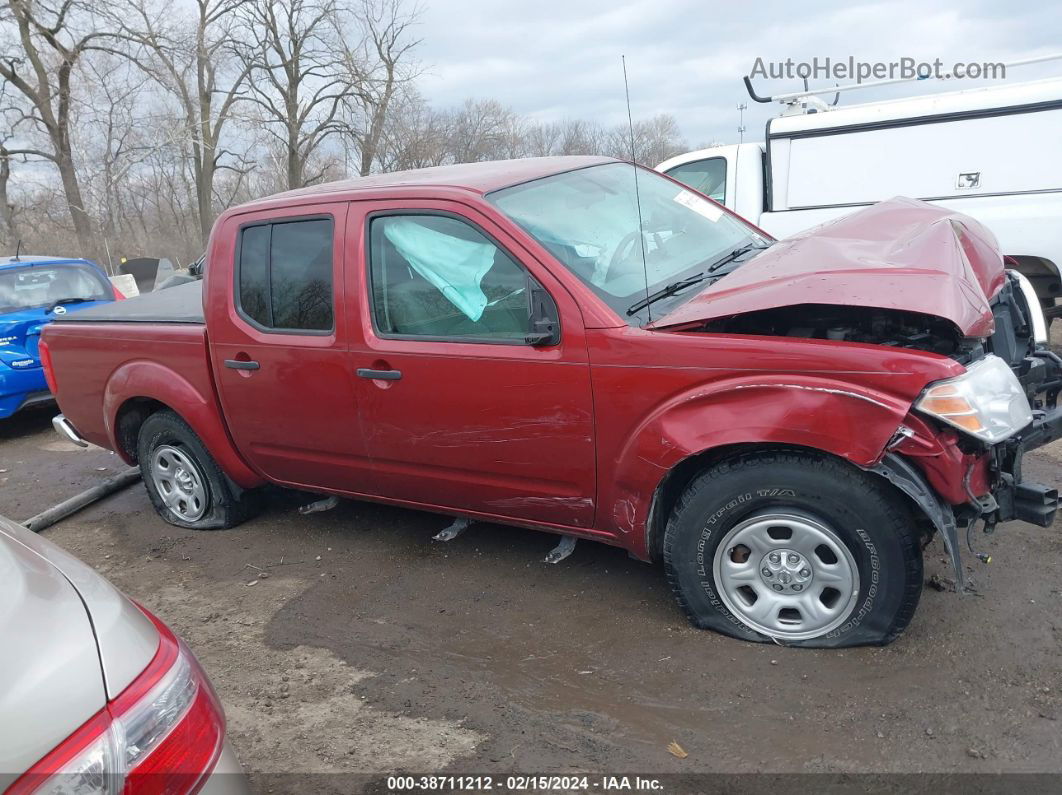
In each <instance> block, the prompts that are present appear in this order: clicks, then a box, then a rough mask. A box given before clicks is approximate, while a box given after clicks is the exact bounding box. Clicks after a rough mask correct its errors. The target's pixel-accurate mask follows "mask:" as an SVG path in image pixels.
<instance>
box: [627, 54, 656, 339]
mask: <svg viewBox="0 0 1062 795" xmlns="http://www.w3.org/2000/svg"><path fill="white" fill-rule="evenodd" d="M620 61H621V62H622V63H623V91H624V93H625V94H626V96H627V129H628V130H630V134H631V167H632V168H633V169H634V203H635V205H637V207H638V246H639V247H640V248H641V252H642V276H643V277H644V278H645V300H646V302H648V301H649V268H648V267H647V266H646V264H645V234H644V230H645V227H644V222H643V221H642V194H641V192H640V191H639V190H638V161H637V159H636V158H635V156H634V117H633V116H631V87H630V84H629V83H628V82H627V56H626V55H621V56H620ZM645 312H646V316H647V317H648V318H649V322H650V323H652V322H653V310H652V308H651V307H650V305H649V304H648V303H646V306H645Z"/></svg>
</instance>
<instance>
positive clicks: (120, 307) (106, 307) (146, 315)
mask: <svg viewBox="0 0 1062 795" xmlns="http://www.w3.org/2000/svg"><path fill="white" fill-rule="evenodd" d="M55 321H56V322H58V323H67V322H70V323H198V324H202V323H204V322H205V321H204V319H203V282H201V281H195V282H188V283H187V284H179V285H177V286H176V287H167V288H166V289H165V290H159V291H158V292H154V293H144V294H143V295H138V296H137V297H136V298H129V299H126V300H125V301H114V302H113V303H110V304H103V305H102V306H94V307H92V309H84V310H82V311H80V312H68V313H67V314H65V315H56V316H55Z"/></svg>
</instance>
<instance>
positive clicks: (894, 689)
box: [0, 409, 1062, 791]
mask: <svg viewBox="0 0 1062 795" xmlns="http://www.w3.org/2000/svg"><path fill="white" fill-rule="evenodd" d="M50 416H51V411H49V410H47V409H45V410H39V411H31V412H27V413H24V414H23V415H20V416H18V417H17V418H15V419H13V420H9V421H6V422H4V423H2V424H0V513H3V514H4V515H7V516H9V517H11V518H14V519H16V520H25V519H27V518H28V517H30V516H31V515H33V514H36V513H37V512H39V511H41V510H43V509H45V508H46V507H49V506H51V505H53V504H54V503H56V502H58V501H59V500H60V499H63V498H65V497H68V496H70V495H72V494H74V493H76V492H78V491H80V490H81V489H83V488H85V487H87V486H89V485H91V484H92V483H94V482H96V481H97V480H98V479H99V478H102V477H104V476H106V475H107V474H110V473H113V472H116V471H118V470H119V469H121V468H123V467H122V464H121V462H120V461H118V460H117V458H116V457H115V456H114V455H112V454H109V453H107V452H105V451H102V450H99V449H89V450H82V449H79V448H76V447H74V446H73V445H70V444H67V443H65V442H62V441H60V440H59V438H58V437H57V436H56V435H55V434H54V433H53V431H52V429H51V427H50V424H49V419H50ZM1026 473H1027V475H1026V476H1027V477H1031V478H1034V479H1037V480H1041V481H1043V482H1048V483H1052V484H1058V483H1059V482H1060V481H1062V443H1059V444H1058V445H1055V446H1053V447H1050V448H1045V449H1044V450H1041V451H1038V452H1037V453H1035V454H1033V455H1032V456H1030V458H1028V459H1027V464H1026ZM305 501H307V498H306V497H305V495H298V494H293V493H284V492H277V493H275V494H273V495H271V496H270V505H269V508H268V510H267V511H266V512H265V513H263V514H262V515H261V516H260V517H259V518H257V519H255V520H254V521H251V522H249V523H247V524H246V525H244V526H241V527H239V528H237V529H234V530H229V531H222V532H199V533H197V532H190V531H182V530H179V529H177V528H174V527H171V526H169V525H167V524H164V523H163V522H162V521H161V520H160V519H158V518H157V517H156V515H155V514H154V512H153V511H152V509H151V506H150V504H149V503H148V499H147V496H146V494H145V493H144V491H143V488H142V486H140V485H139V484H137V485H135V486H133V487H131V488H129V489H127V490H126V491H124V492H122V493H120V494H118V495H116V496H113V497H111V498H109V499H107V500H105V501H104V502H102V503H99V504H97V505H96V506H93V507H92V508H90V509H88V510H86V511H84V512H82V513H81V514H79V515H77V516H75V517H73V518H71V519H68V520H66V521H64V522H62V523H61V524H59V525H57V526H55V527H53V528H51V529H50V530H47V531H46V532H45V535H46V536H47V537H48V538H50V539H51V540H53V541H55V542H56V543H58V544H61V545H62V546H64V547H66V548H67V549H69V550H70V551H72V552H73V553H74V554H76V555H78V556H79V557H81V558H82V559H84V560H86V561H87V562H88V563H90V564H91V565H93V566H95V567H96V568H97V569H98V570H99V571H100V572H101V573H102V574H104V575H105V576H107V577H108V578H110V579H111V580H112V581H113V582H114V583H115V584H117V585H118V586H119V587H120V588H122V589H123V590H125V591H126V592H127V593H128V594H130V595H131V596H133V597H135V598H137V599H139V600H141V601H142V602H144V603H145V604H146V605H147V606H148V607H150V608H151V609H152V610H155V611H157V612H158V614H159V615H160V616H162V617H163V618H164V619H165V620H166V621H167V622H169V623H170V624H171V625H172V626H173V627H174V628H175V629H176V630H177V631H178V633H179V634H181V635H182V636H183V637H184V638H185V639H186V641H187V642H188V644H189V645H190V646H191V648H192V649H193V650H194V651H195V653H196V654H197V655H198V657H199V658H200V660H201V661H202V662H203V664H204V666H205V668H206V669H207V671H208V673H209V674H210V676H211V678H212V679H213V681H214V683H215V686H216V687H217V690H218V692H219V694H220V695H221V698H222V701H223V702H224V704H225V707H226V710H227V714H228V720H229V734H230V737H231V739H232V741H233V743H234V745H235V747H236V749H237V752H238V754H239V756H240V758H241V760H242V761H243V763H244V765H245V767H246V768H247V770H248V771H250V772H251V773H252V774H253V781H254V782H255V783H256V785H257V787H258V788H259V789H260V790H262V791H271V790H274V789H277V790H279V789H281V787H277V786H276V785H275V780H274V779H272V778H271V777H270V775H269V774H273V773H281V772H319V773H339V772H347V773H352V772H353V773H359V774H364V773H370V772H371V773H376V774H389V773H394V772H397V771H411V772H417V773H441V772H448V773H471V772H475V773H493V774H502V775H504V774H506V773H510V772H524V773H554V772H587V773H640V774H668V773H699V772H727V773H744V772H761V771H770V772H779V773H785V772H826V773H848V772H867V771H870V772H945V773H950V772H959V771H972V772H1011V771H1014V772H1017V771H1026V772H1031V771H1035V772H1054V773H1058V772H1062V723H1060V718H1062V656H1060V649H1062V539H1060V537H1059V534H1058V532H1057V529H1058V528H1057V527H1055V528H1049V529H1046V530H1045V529H1041V528H1036V527H1032V526H1030V525H1025V524H1021V523H1011V524H1008V525H1006V526H1003V527H1001V528H999V529H998V530H997V532H996V533H995V534H994V535H991V536H981V537H978V538H976V539H975V543H976V545H977V547H978V550H979V551H984V552H988V553H990V554H991V555H992V556H993V558H994V561H993V563H992V564H991V565H988V566H985V565H982V564H979V563H977V562H976V561H973V560H972V556H970V555H968V554H967V556H966V559H967V561H968V563H969V562H972V566H971V567H970V576H971V578H972V579H973V581H974V583H975V585H976V589H977V593H976V595H972V596H967V597H959V596H957V595H956V594H954V593H950V592H947V591H944V592H941V591H938V590H935V589H933V588H929V587H927V588H926V589H925V591H924V593H923V596H922V602H921V606H920V607H919V610H918V613H917V615H916V617H915V619H914V622H913V623H912V625H911V626H910V628H909V629H908V631H907V632H906V634H904V635H903V636H902V637H901V638H900V639H899V640H898V641H897V642H896V643H894V644H892V645H891V646H889V647H887V648H880V649H879V648H874V649H855V650H847V651H840V652H837V651H833V652H831V651H809V650H799V649H786V648H781V647H775V646H767V645H756V644H747V643H743V642H739V641H736V640H732V639H729V638H725V637H721V636H717V635H714V634H710V633H707V632H702V631H698V630H695V629H692V628H691V627H690V626H689V625H687V623H686V621H685V620H684V618H683V616H682V615H681V613H680V612H679V609H678V607H677V606H676V605H675V603H674V601H673V600H672V598H671V595H670V593H669V592H668V589H667V587H666V583H665V582H664V578H663V575H662V572H661V571H660V570H659V569H658V568H655V567H653V566H649V565H646V564H643V563H638V562H636V561H633V560H630V559H628V558H627V556H626V555H625V553H623V552H622V551H620V550H617V549H611V548H608V547H605V546H602V545H596V544H592V543H588V542H583V541H581V542H579V545H578V547H577V548H576V551H575V553H574V554H573V555H572V557H570V558H569V559H568V560H566V561H564V562H563V563H561V564H559V565H555V566H550V565H546V564H544V563H543V562H542V558H543V556H544V555H545V553H546V552H547V551H548V550H549V549H550V548H551V547H552V546H553V545H554V543H555V539H554V537H552V536H549V535H546V534H542V533H536V532H531V531H526V530H519V529H512V528H504V527H497V526H492V525H473V526H472V528H470V529H469V530H468V531H467V532H466V533H465V534H464V535H463V536H461V537H460V538H458V539H457V540H455V541H453V542H450V543H445V544H444V543H439V542H434V541H432V540H431V536H432V535H433V534H434V533H435V532H437V531H438V530H439V529H440V528H442V527H443V526H444V525H445V524H447V521H446V520H445V519H444V518H442V517H438V516H433V515H429V514H424V513H418V512H414V511H406V510H400V509H395V508H388V507H381V506H376V505H370V504H365V503H354V502H347V503H343V504H341V505H340V507H339V508H337V509H335V510H333V511H330V512H327V513H320V514H313V515H310V516H301V515H299V514H298V512H297V510H296V509H297V507H298V505H300V504H301V503H302V502H305ZM942 558H943V550H942V548H941V547H940V546H939V542H936V543H935V544H934V546H932V547H930V549H929V551H928V559H927V572H926V575H927V578H929V577H931V576H933V575H940V576H941V577H947V576H948V575H949V572H948V570H947V567H946V566H945V565H944V562H943V559H942ZM672 741H675V742H677V743H679V744H680V745H681V746H682V748H683V749H685V751H686V752H688V756H687V757H686V758H684V759H679V758H676V757H675V756H673V755H671V754H670V753H669V752H668V750H667V746H668V744H669V743H670V742H672ZM324 780H325V778H322V781H324Z"/></svg>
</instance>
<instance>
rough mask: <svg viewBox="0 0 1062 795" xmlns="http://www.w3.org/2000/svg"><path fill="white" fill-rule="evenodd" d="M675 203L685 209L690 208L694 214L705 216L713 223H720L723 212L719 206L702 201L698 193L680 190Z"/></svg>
mask: <svg viewBox="0 0 1062 795" xmlns="http://www.w3.org/2000/svg"><path fill="white" fill-rule="evenodd" d="M675 201H677V202H678V203H679V204H681V205H682V206H683V207H689V208H690V209H691V210H693V212H695V213H697V214H699V215H703V216H704V217H705V218H707V219H708V220H709V221H711V222H713V223H714V222H716V221H718V220H719V219H720V218H721V217H722V215H723V211H722V209H720V208H719V207H718V206H717V205H715V204H712V202H710V201H708V200H707V199H702V198H701V197H700V196H698V195H697V194H696V193H690V192H689V191H688V190H680V191H679V194H678V196H676V197H675Z"/></svg>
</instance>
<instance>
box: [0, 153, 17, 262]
mask: <svg viewBox="0 0 1062 795" xmlns="http://www.w3.org/2000/svg"><path fill="white" fill-rule="evenodd" d="M10 181H11V158H10V157H9V156H8V155H7V153H6V152H0V244H5V245H6V244H12V245H13V244H14V242H15V241H16V240H17V239H18V229H17V227H16V225H15V207H14V205H13V204H11V202H10V201H9V200H8V197H7V186H8V183H9V182H10Z"/></svg>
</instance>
